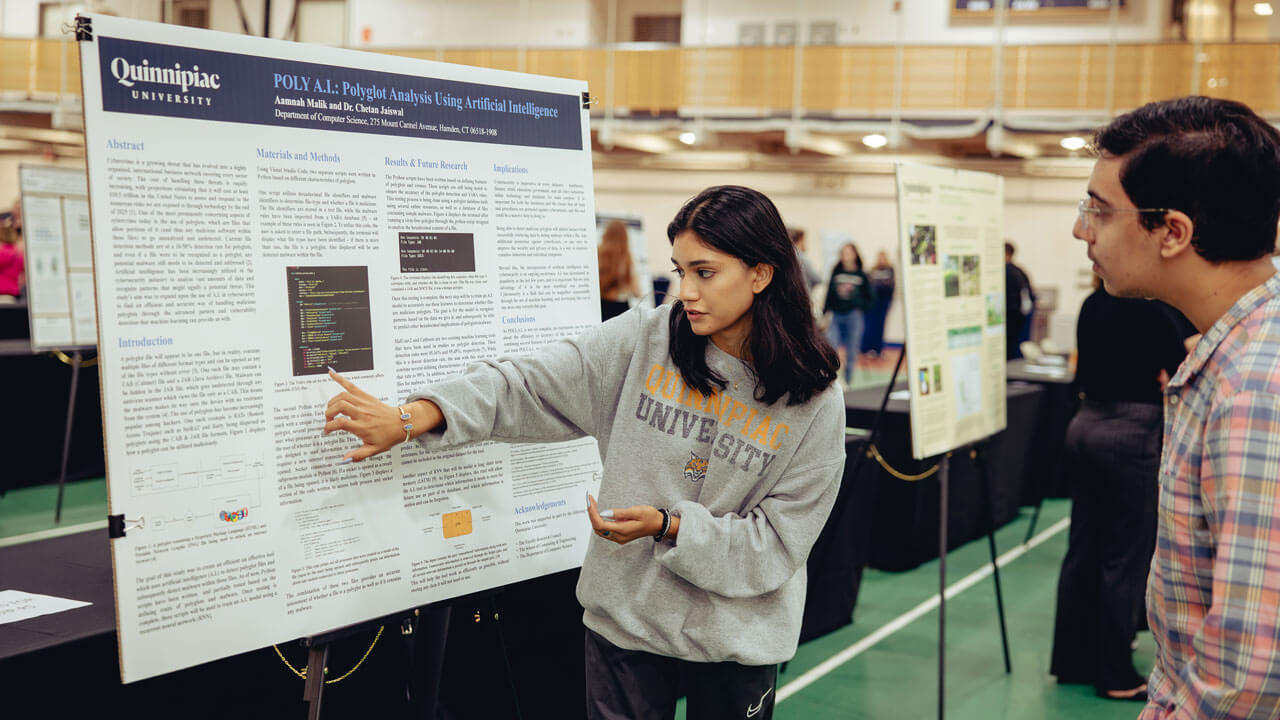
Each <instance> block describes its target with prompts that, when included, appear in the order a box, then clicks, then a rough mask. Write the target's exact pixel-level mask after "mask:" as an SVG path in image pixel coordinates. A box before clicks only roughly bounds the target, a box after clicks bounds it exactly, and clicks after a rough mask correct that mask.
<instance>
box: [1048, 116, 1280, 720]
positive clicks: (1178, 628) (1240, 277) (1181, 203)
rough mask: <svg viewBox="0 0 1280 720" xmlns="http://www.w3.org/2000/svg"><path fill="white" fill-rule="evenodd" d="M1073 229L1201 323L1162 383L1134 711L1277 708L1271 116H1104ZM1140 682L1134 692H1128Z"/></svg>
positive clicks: (1279, 578)
mask: <svg viewBox="0 0 1280 720" xmlns="http://www.w3.org/2000/svg"><path fill="white" fill-rule="evenodd" d="M1094 145H1095V147H1096V148H1097V150H1098V154H1099V155H1098V160H1097V163H1096V164H1095V165H1094V169H1093V173H1092V175H1090V177H1089V191H1088V198H1087V199H1085V200H1082V201H1081V203H1080V206H1079V216H1078V218H1077V220H1076V224H1075V228H1074V230H1073V234H1074V235H1075V236H1076V237H1077V238H1079V239H1081V240H1084V241H1085V242H1086V243H1087V245H1088V254H1089V259H1090V260H1092V261H1093V263H1094V265H1093V271H1094V272H1095V273H1097V274H1098V275H1099V277H1101V278H1102V280H1103V283H1104V284H1105V286H1106V290H1107V292H1109V293H1111V294H1113V295H1119V296H1128V297H1154V298H1159V299H1161V300H1164V301H1165V302H1168V303H1169V304H1170V305H1173V306H1174V307H1176V308H1178V309H1179V310H1181V311H1182V313H1183V314H1184V315H1186V316H1187V318H1188V319H1189V320H1191V322H1192V323H1193V324H1194V325H1195V326H1196V328H1197V329H1198V330H1199V331H1200V332H1201V333H1202V334H1203V336H1202V338H1201V340H1200V342H1199V344H1198V345H1196V347H1195V350H1194V351H1193V352H1192V353H1191V354H1190V355H1188V356H1187V359H1186V360H1185V361H1184V362H1183V363H1182V366H1181V367H1180V368H1179V369H1178V372H1177V374H1175V375H1174V377H1173V378H1172V379H1171V380H1170V381H1169V383H1168V386H1167V389H1166V390H1165V403H1164V414H1165V420H1164V422H1165V430H1164V450H1163V457H1162V459H1161V463H1160V499H1159V511H1158V513H1159V530H1158V539H1157V545H1156V553H1155V557H1154V558H1153V560H1152V564H1151V575H1150V579H1149V581H1148V585H1147V611H1148V619H1149V621H1150V626H1151V632H1152V634H1153V636H1154V637H1155V640H1156V645H1157V652H1156V661H1155V668H1154V669H1153V670H1152V671H1151V678H1150V680H1149V683H1148V687H1147V694H1148V695H1149V699H1148V701H1147V706H1146V708H1145V709H1144V710H1143V713H1142V715H1141V720H1156V719H1161V720H1165V719H1170V720H1171V719H1173V718H1178V719H1182V718H1277V717H1280V618H1278V617H1277V615H1278V614H1280V367H1278V366H1280V275H1277V274H1276V271H1275V268H1274V267H1273V266H1272V265H1271V262H1270V255H1271V253H1272V251H1273V249H1274V248H1275V243H1276V225H1277V220H1278V218H1280V132H1278V131H1277V130H1276V129H1275V128H1274V127H1272V126H1271V125H1270V124H1268V123H1267V122H1266V121H1264V120H1262V119H1261V118H1259V117H1258V116H1257V115H1256V114H1254V113H1253V112H1252V111H1251V110H1249V108H1247V107H1245V106H1244V105H1241V104H1239V103H1236V102H1231V101H1227V100H1217V99H1211V98H1204V97H1186V98H1179V99H1176V100H1167V101H1162V102H1157V103H1151V104H1149V105H1146V106H1143V107H1141V108H1138V109H1137V110H1134V111H1133V112H1130V113H1128V114H1125V115H1122V116H1120V117H1118V118H1116V119H1115V120H1114V121H1113V122H1112V123H1111V124H1110V125H1108V126H1107V127H1105V128H1103V129H1102V130H1101V131H1099V132H1098V134H1097V136H1096V137H1095V139H1094ZM1141 695H1142V693H1141V688H1139V689H1138V695H1137V696H1138V697H1141Z"/></svg>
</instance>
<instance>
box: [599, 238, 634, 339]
mask: <svg viewBox="0 0 1280 720" xmlns="http://www.w3.org/2000/svg"><path fill="white" fill-rule="evenodd" d="M596 257H597V258H598V259H599V265H600V319H601V320H608V319H609V318H611V317H615V316H617V315H621V314H622V313H624V312H626V311H627V309H628V308H630V307H631V303H630V302H628V301H629V300H630V299H632V298H637V297H640V282H639V280H638V279H637V278H636V274H635V270H634V266H633V263H632V262H631V248H630V245H629V244H628V242H627V224H626V223H625V222H623V221H621V220H610V221H609V224H608V225H605V226H604V236H603V237H601V238H600V245H599V247H597V248H596Z"/></svg>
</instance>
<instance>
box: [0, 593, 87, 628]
mask: <svg viewBox="0 0 1280 720" xmlns="http://www.w3.org/2000/svg"><path fill="white" fill-rule="evenodd" d="M92 604H93V603H89V602H85V601H83V600H69V599H67V598H60V597H54V596H52V595H40V594H39V593H29V592H24V591H22V590H0V625H3V624H5V623H11V622H18V621H19V620H27V619H29V618H33V617H40V616H41V615H52V614H53V613H59V612H63V611H65V610H74V609H76V608H78V607H85V606H86V605H92Z"/></svg>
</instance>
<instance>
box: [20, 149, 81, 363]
mask: <svg viewBox="0 0 1280 720" xmlns="http://www.w3.org/2000/svg"><path fill="white" fill-rule="evenodd" d="M18 192H19V193H20V194H21V196H22V228H23V236H24V240H25V252H26V259H27V263H26V275H27V316H28V319H29V320H30V324H31V348H32V349H33V350H36V351H42V350H73V349H81V348H91V347H93V346H94V345H97V344H98V335H97V332H98V320H97V316H96V313H95V311H94V306H93V250H92V245H91V243H90V240H89V198H88V187H87V185H86V183H85V173H84V170H83V169H81V168H65V167H47V166H40V165H20V166H18Z"/></svg>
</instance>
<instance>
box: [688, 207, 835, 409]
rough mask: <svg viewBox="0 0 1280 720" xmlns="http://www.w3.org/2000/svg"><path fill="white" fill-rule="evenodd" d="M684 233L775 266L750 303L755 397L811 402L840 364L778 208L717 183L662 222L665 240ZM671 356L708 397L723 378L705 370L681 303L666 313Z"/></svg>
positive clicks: (703, 345)
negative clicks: (813, 304) (815, 311)
mask: <svg viewBox="0 0 1280 720" xmlns="http://www.w3.org/2000/svg"><path fill="white" fill-rule="evenodd" d="M685 231H689V232H692V233H693V234H694V235H696V236H697V237H698V240H700V241H701V242H702V243H703V244H705V245H707V246H708V247H711V248H714V249H716V250H719V251H720V252H723V253H727V254H729V255H732V256H734V257H736V258H738V259H739V260H741V261H742V262H744V263H746V264H747V266H748V267H754V266H756V265H759V264H761V263H763V264H765V265H771V266H773V279H772V280H771V281H770V283H769V284H768V286H766V287H765V289H764V290H761V291H760V292H759V293H758V294H757V295H756V296H755V300H754V302H753V303H752V305H751V311H750V312H751V337H750V341H749V350H750V352H751V368H752V370H753V371H754V372H755V375H756V389H755V393H754V395H755V398H756V399H757V400H759V401H760V402H763V403H765V404H766V405H772V404H773V403H774V402H776V401H777V400H778V399H779V398H781V397H782V396H783V395H787V396H788V397H787V404H788V405H799V404H801V403H804V402H808V401H809V399H810V398H812V397H813V396H814V395H816V394H818V393H820V392H822V391H823V390H825V389H826V388H827V387H828V386H829V385H831V383H832V382H834V381H835V379H836V377H837V371H838V370H839V368H840V359H839V356H838V355H836V351H835V350H834V349H833V348H832V347H831V345H830V344H829V343H828V342H827V341H826V339H825V338H823V337H822V335H821V334H819V333H818V329H817V326H816V325H815V324H814V321H813V311H812V309H811V306H810V302H809V293H808V292H807V291H806V289H805V288H806V286H805V281H804V274H803V272H802V271H801V269H800V262H799V260H798V259H797V257H796V251H795V247H794V246H793V245H792V244H791V239H790V238H789V237H788V236H787V228H786V226H785V225H783V224H782V218H781V217H780V216H779V215H778V209H777V208H776V207H774V206H773V203H772V202H771V201H770V200H769V198H767V197H765V196H764V195H762V194H760V193H759V192H756V191H755V190H752V189H750V188H745V187H739V186H737V185H721V186H719V187H712V188H707V189H706V190H703V191H702V192H700V193H698V195H697V196H696V197H694V198H693V199H692V200H689V201H688V202H686V203H685V204H684V207H682V208H680V211H679V212H677V213H676V216H675V218H674V219H673V220H672V221H671V223H670V224H669V225H667V239H668V240H670V241H671V243H672V244H675V241H676V235H679V234H680V233H682V232H685ZM670 322H671V342H670V347H669V351H670V353H671V359H672V360H674V361H675V363H676V367H678V368H680V374H681V375H682V376H683V377H684V382H685V384H686V385H688V386H689V387H691V388H693V389H695V390H697V391H698V392H700V393H702V394H704V395H709V394H711V386H712V385H715V386H716V387H719V388H721V389H723V388H724V387H725V379H724V378H722V377H720V376H719V375H717V374H716V373H715V372H714V371H712V370H711V368H709V367H707V342H709V340H710V339H709V338H708V337H707V336H705V335H696V334H694V332H693V328H692V326H690V324H689V318H688V316H687V315H685V312H684V304H683V303H682V302H680V301H677V302H676V303H675V305H674V306H673V307H672V310H671V321H670Z"/></svg>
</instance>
